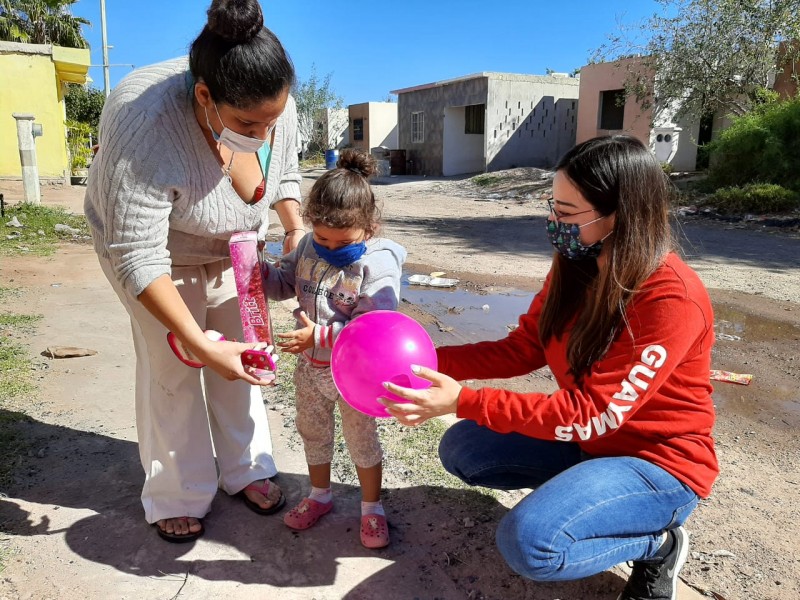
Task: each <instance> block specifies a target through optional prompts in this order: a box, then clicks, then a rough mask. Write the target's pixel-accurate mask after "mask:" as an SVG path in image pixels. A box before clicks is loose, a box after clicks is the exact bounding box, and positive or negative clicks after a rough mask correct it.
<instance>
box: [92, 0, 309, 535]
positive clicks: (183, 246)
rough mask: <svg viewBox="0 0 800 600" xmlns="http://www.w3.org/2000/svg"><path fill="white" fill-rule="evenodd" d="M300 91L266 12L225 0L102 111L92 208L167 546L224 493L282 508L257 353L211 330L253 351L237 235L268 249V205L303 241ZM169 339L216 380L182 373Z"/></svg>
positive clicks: (156, 519)
mask: <svg viewBox="0 0 800 600" xmlns="http://www.w3.org/2000/svg"><path fill="white" fill-rule="evenodd" d="M294 79H295V74H294V67H293V66H292V63H291V61H290V59H289V57H288V56H287V54H286V52H285V50H284V48H283V46H282V45H281V43H280V41H279V40H278V39H277V38H276V37H275V35H274V34H273V33H272V32H271V31H269V30H268V29H267V28H265V27H264V25H263V15H262V12H261V7H260V6H259V3H258V2H257V0H213V2H212V4H211V7H210V8H209V10H208V23H207V25H206V26H205V28H204V29H203V31H202V32H201V33H200V35H199V36H198V37H197V39H196V40H195V41H194V42H193V43H192V46H191V50H190V53H189V57H188V60H187V59H186V58H182V59H176V60H171V61H167V62H164V63H160V64H157V65H154V66H151V67H146V68H143V69H139V70H137V71H134V72H133V73H132V74H131V75H129V76H128V77H127V78H125V79H124V80H123V81H122V82H121V83H120V84H119V85H118V86H117V87H116V88H115V89H114V91H113V92H112V94H111V95H110V97H109V98H108V101H107V103H106V105H105V108H104V110H103V115H102V118H101V122H100V150H99V152H98V154H97V156H96V158H95V161H94V164H93V165H92V169H91V172H90V175H89V182H88V188H87V192H86V201H85V211H86V216H87V218H88V220H89V223H90V225H91V228H92V233H93V238H94V245H95V249H96V250H97V253H98V256H99V259H100V264H101V266H102V268H103V271H104V273H105V274H106V276H107V277H108V279H109V281H110V282H111V284H112V286H113V287H114V289H115V291H116V292H117V294H118V296H119V297H120V299H121V301H122V303H123V304H124V306H125V308H126V309H127V311H128V313H129V315H130V317H131V326H132V330H133V340H134V347H135V349H136V358H137V368H136V430H137V434H138V438H139V453H140V457H141V461H142V466H143V467H144V471H145V484H144V489H143V491H142V503H143V505H144V509H145V518H146V519H147V521H148V522H149V523H154V524H157V531H158V533H159V535H160V536H161V537H162V538H164V539H167V540H168V541H172V542H185V541H192V540H194V539H196V538H197V537H199V536H200V535H202V533H203V524H202V521H201V519H202V518H203V517H204V516H205V515H206V513H207V512H208V511H209V508H210V506H211V501H212V499H213V498H214V495H215V493H216V490H217V488H218V487H221V488H222V489H223V490H224V491H226V492H227V493H229V494H240V495H241V496H242V497H243V499H244V501H245V503H246V504H247V506H248V507H250V508H251V509H253V510H255V511H256V512H259V513H262V514H270V513H272V512H276V511H277V510H279V509H280V507H281V506H282V505H283V504H284V498H283V494H282V493H281V491H280V489H279V488H278V486H277V485H276V484H274V483H271V482H270V480H269V478H270V477H272V476H274V475H275V474H276V473H277V469H276V466H275V463H274V460H273V458H272V442H271V438H270V433H269V427H268V423H267V417H266V412H265V409H264V404H263V401H262V398H261V392H260V388H258V387H256V386H257V385H258V384H260V383H263V382H262V381H261V380H259V379H257V378H256V377H254V376H253V375H252V374H251V373H249V372H248V371H246V370H245V369H244V368H243V366H242V363H241V360H240V355H241V353H242V352H243V351H244V350H246V349H248V348H250V347H252V346H253V344H241V343H235V342H211V341H210V340H209V339H207V338H206V336H205V335H204V330H207V329H213V330H217V331H220V332H222V333H223V334H224V335H225V337H226V338H227V339H229V340H232V339H243V338H242V325H241V322H240V318H239V310H238V302H237V297H236V288H235V284H234V276H233V272H232V270H231V263H230V258H229V250H228V240H229V239H230V236H231V234H232V233H234V232H237V231H252V230H256V231H258V232H259V236H260V238H261V239H263V237H264V235H265V234H266V231H267V227H268V225H269V221H268V218H269V217H268V214H269V212H268V211H269V209H270V208H273V209H274V210H275V211H276V212H277V214H278V216H279V218H280V220H281V224H282V225H283V228H284V230H285V231H286V236H285V238H284V251H285V252H288V251H289V250H292V249H293V248H294V247H295V246H297V243H298V242H299V241H300V239H301V237H302V235H303V233H304V232H303V223H302V219H301V218H300V216H299V212H298V208H299V201H300V175H299V172H298V167H297V152H296V135H297V113H296V108H295V104H294V100H293V99H292V98H291V96H290V95H289V90H290V89H291V86H292V84H293V83H294ZM168 331H172V332H173V333H174V334H175V335H176V337H177V338H178V340H180V342H181V343H182V344H183V345H184V346H185V347H186V349H188V350H189V351H190V352H191V353H192V354H193V355H194V356H195V357H197V359H198V361H199V362H201V363H204V364H205V365H207V368H205V369H200V370H196V369H192V368H190V367H188V366H185V365H183V364H182V363H181V362H180V361H179V360H178V359H177V358H176V357H175V355H174V354H173V353H172V351H171V350H170V347H169V345H168V344H167V342H166V334H167V332H168ZM215 456H216V464H215V460H214V458H215ZM217 467H218V469H219V475H217Z"/></svg>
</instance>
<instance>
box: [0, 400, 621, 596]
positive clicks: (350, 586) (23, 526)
mask: <svg viewBox="0 0 800 600" xmlns="http://www.w3.org/2000/svg"><path fill="white" fill-rule="evenodd" d="M5 412H6V411H0V413H5ZM0 416H5V415H0ZM11 426H13V427H14V428H16V430H17V432H18V434H19V436H20V438H21V439H23V440H24V442H25V447H26V448H28V449H30V450H31V451H30V452H28V451H27V450H26V451H25V452H24V453H22V455H20V456H18V458H17V460H16V461H15V467H14V472H13V474H12V476H13V477H14V483H13V484H12V485H11V488H10V489H9V490H8V495H9V497H8V498H6V499H4V501H3V502H2V505H0V530H2V531H3V532H5V533H7V534H10V535H13V536H52V535H63V536H65V540H66V543H67V545H68V547H69V548H70V550H72V552H74V553H75V554H77V555H78V557H80V558H81V559H83V560H86V561H91V562H94V563H99V564H102V565H106V566H108V567H112V568H113V569H116V570H118V571H120V572H123V573H126V574H128V575H132V576H137V577H142V578H163V577H165V576H173V577H179V578H183V577H189V576H191V577H194V578H200V579H203V580H207V581H228V582H236V583H240V584H267V585H271V586H275V587H287V588H304V587H318V586H331V589H332V590H333V591H334V592H337V591H340V595H337V597H341V598H347V599H348V600H357V599H361V598H364V599H367V598H370V599H371V598H376V597H381V598H387V599H394V598H398V599H399V598H434V597H439V598H451V597H469V598H476V599H477V598H487V599H488V598H503V597H505V598H508V597H511V598H530V599H532V600H534V599H539V598H541V599H544V598H555V597H560V598H584V599H589V598H612V597H614V594H615V592H618V590H619V589H620V588H621V587H622V585H623V583H622V581H621V580H620V578H619V577H618V576H617V575H615V574H613V573H603V574H600V575H598V576H596V577H593V578H591V579H588V580H584V581H582V582H572V583H566V584H558V585H556V584H546V585H537V584H534V583H533V582H530V581H526V580H524V579H522V578H520V577H518V576H516V575H515V574H513V573H512V572H511V571H510V570H508V568H507V567H506V566H505V565H504V563H503V562H502V560H501V558H500V556H499V554H498V553H497V551H496V549H495V546H494V529H495V525H496V523H497V521H498V520H499V519H500V518H501V517H502V515H503V514H504V513H505V512H506V510H507V509H506V508H505V507H504V506H502V505H501V504H499V503H498V502H497V501H496V500H494V499H493V498H490V497H488V496H486V495H483V494H479V493H477V492H475V491H469V490H466V491H465V490H456V489H448V488H443V487H434V486H413V487H406V488H393V489H390V490H387V492H386V496H387V497H386V506H387V509H388V517H389V520H390V523H391V536H392V545H391V546H390V547H389V548H387V549H384V550H380V551H370V550H367V549H365V548H363V547H362V546H361V545H360V543H359V541H358V522H359V521H358V512H357V511H358V500H359V491H358V489H357V488H355V487H353V486H350V485H335V486H334V493H335V497H336V502H337V504H336V509H335V510H334V512H333V513H331V514H330V515H329V516H326V518H325V519H324V520H323V521H321V522H320V523H319V524H318V525H317V526H315V527H314V528H313V529H311V530H309V531H306V532H302V533H296V532H292V531H290V530H289V529H288V528H286V527H285V526H284V525H283V523H282V520H281V518H280V516H271V517H262V516H259V515H256V514H255V513H252V512H250V511H248V510H247V509H246V508H245V507H244V505H243V504H242V503H241V501H240V500H238V499H237V498H232V497H229V496H227V495H225V494H223V493H220V494H218V496H217V498H216V499H215V501H214V504H213V507H212V511H211V513H210V514H209V515H208V517H207V518H206V519H205V526H206V534H205V536H204V537H203V538H202V540H201V541H200V542H197V543H189V544H168V543H166V542H163V541H161V540H160V539H159V538H158V537H157V535H156V532H155V531H154V528H153V527H150V526H147V525H146V524H145V522H144V520H143V518H142V509H141V505H140V501H139V493H140V488H141V484H142V474H141V468H140V465H139V459H138V453H137V449H136V444H135V443H133V442H130V441H125V440H119V439H115V438H112V437H108V436H105V435H100V434H95V433H89V432H84V431H78V430H75V429H70V428H67V427H62V426H58V425H52V424H47V423H43V422H40V421H35V420H21V421H12V425H11ZM4 454H5V452H4ZM6 455H8V454H6ZM39 455H41V456H42V457H41V458H39ZM278 481H279V482H280V484H281V486H282V488H283V489H284V492H285V493H286V494H287V496H288V504H289V505H292V504H293V503H294V502H297V501H298V500H299V499H300V497H301V495H302V493H303V491H304V490H305V489H306V486H307V478H306V476H305V475H304V474H303V475H300V474H286V473H284V474H281V475H280V476H279V479H278ZM63 509H77V510H78V511H79V514H78V515H75V514H74V513H70V514H65V512H61V513H59V512H58V511H60V510H61V511H63ZM83 511H90V512H91V513H95V514H89V515H88V516H83V517H82V516H81V515H80V512H83ZM66 512H67V513H69V512H70V511H69V510H67V511H66ZM71 516H72V517H73V518H72V519H71V518H70V517H71ZM359 558H367V559H370V560H371V561H373V562H372V563H371V564H373V565H374V562H375V561H374V559H375V558H380V559H383V560H384V561H386V563H385V566H384V567H383V568H381V569H380V570H378V571H377V572H375V573H374V574H372V575H365V577H362V578H357V579H356V580H354V581H350V582H349V583H348V582H344V583H345V584H346V585H345V586H343V582H342V581H341V577H339V579H337V576H339V575H340V573H339V570H340V566H341V565H342V564H345V563H347V561H349V560H352V559H355V560H358V559H359ZM76 562H79V561H76ZM498 570H501V571H504V572H505V575H506V576H503V577H500V578H498V577H497V574H498ZM358 572H360V571H358ZM489 574H491V575H492V577H488V575H489ZM351 579H352V577H351ZM497 581H502V582H503V583H502V584H501V585H500V586H499V587H498V586H497V584H496V582H497ZM490 582H494V583H490ZM378 591H380V593H378ZM376 594H377V595H376Z"/></svg>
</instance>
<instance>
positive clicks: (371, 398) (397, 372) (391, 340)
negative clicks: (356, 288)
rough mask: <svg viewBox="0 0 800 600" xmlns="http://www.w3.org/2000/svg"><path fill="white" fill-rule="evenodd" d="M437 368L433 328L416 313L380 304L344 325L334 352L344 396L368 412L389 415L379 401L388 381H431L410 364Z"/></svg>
mask: <svg viewBox="0 0 800 600" xmlns="http://www.w3.org/2000/svg"><path fill="white" fill-rule="evenodd" d="M412 364H414V365H421V366H423V367H429V368H431V369H434V370H435V369H436V368H437V365H438V362H437V360H436V349H435V348H434V346H433V342H432V341H431V338H430V336H429V335H428V332H427V331H425V329H424V328H423V327H422V325H420V324H419V323H417V322H416V321H415V320H414V319H412V318H411V317H407V316H406V315H404V314H402V313H399V312H395V311H392V310H375V311H372V312H368V313H365V314H363V315H359V316H358V317H356V318H355V319H353V320H352V321H350V322H349V323H348V324H347V325H345V327H344V329H342V331H341V333H340V334H339V336H338V337H337V338H336V343H335V344H334V345H333V352H332V354H331V373H332V374H333V382H334V383H335V384H336V389H338V390H339V393H340V394H341V395H342V398H344V399H345V401H346V402H347V403H348V404H349V405H350V406H352V407H353V408H355V409H356V410H359V411H361V412H362V413H365V414H367V415H371V416H373V417H388V416H390V415H389V414H388V413H387V412H386V407H385V406H384V405H383V404H381V403H380V402H378V398H379V397H381V396H384V397H386V398H390V399H392V400H396V401H398V402H406V400H404V399H402V398H400V397H399V396H395V395H394V394H390V393H389V392H388V391H387V390H386V388H385V387H383V382H384V381H390V382H392V383H396V384H397V385H400V386H403V387H408V388H414V389H424V388H427V387H429V386H430V382H429V381H426V380H424V379H420V378H419V377H417V376H416V375H414V374H413V373H412V372H411V365H412Z"/></svg>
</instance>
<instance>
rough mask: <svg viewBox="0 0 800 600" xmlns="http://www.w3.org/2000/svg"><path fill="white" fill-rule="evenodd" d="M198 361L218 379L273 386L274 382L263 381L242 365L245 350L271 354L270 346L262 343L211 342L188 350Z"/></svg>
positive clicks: (249, 368) (250, 369)
mask: <svg viewBox="0 0 800 600" xmlns="http://www.w3.org/2000/svg"><path fill="white" fill-rule="evenodd" d="M190 350H191V352H192V354H194V355H195V356H196V357H197V358H198V360H199V361H200V362H202V363H204V364H205V366H206V367H208V368H209V369H212V370H213V371H214V372H215V373H217V374H218V375H219V376H220V377H222V378H224V379H227V380H228V381H235V380H236V379H241V380H242V381H246V382H247V383H250V384H252V385H273V384H274V380H273V379H270V380H264V379H261V378H260V377H258V376H256V375H255V374H254V370H253V369H252V368H251V367H245V366H244V365H242V353H243V352H244V351H245V350H266V351H267V352H269V353H270V354H272V350H273V348H272V346H269V345H267V344H265V343H264V342H258V343H250V344H243V343H240V342H229V341H218V342H215V341H211V340H206V343H204V344H202V345H201V346H200V347H197V348H190Z"/></svg>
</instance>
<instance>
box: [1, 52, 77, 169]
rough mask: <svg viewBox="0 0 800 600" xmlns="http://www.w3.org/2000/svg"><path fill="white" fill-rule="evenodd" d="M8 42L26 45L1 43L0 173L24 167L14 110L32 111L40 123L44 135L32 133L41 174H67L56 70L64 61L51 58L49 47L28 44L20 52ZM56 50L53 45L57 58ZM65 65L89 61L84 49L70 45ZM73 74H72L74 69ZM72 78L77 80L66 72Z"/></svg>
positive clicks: (61, 67) (60, 96)
mask: <svg viewBox="0 0 800 600" xmlns="http://www.w3.org/2000/svg"><path fill="white" fill-rule="evenodd" d="M11 46H26V44H10V43H4V44H3V47H2V48H0V177H21V176H22V167H21V165H20V159H19V149H18V144H17V124H16V119H14V117H12V116H11V115H12V113H30V114H33V115H34V116H35V117H36V120H35V123H41V124H42V127H43V129H44V135H43V136H42V137H37V138H36V156H37V163H38V166H39V176H40V177H42V178H52V177H64V176H65V175H68V174H69V161H68V158H67V142H66V129H65V125H64V121H65V119H66V116H65V109H64V97H63V93H62V91H63V90H62V85H63V84H62V82H61V77H60V76H59V69H60V70H64V64H63V63H61V62H59V63H58V64H56V63H55V62H54V61H53V48H51V47H49V46H35V47H31V48H30V51H33V50H34V49H37V50H38V49H41V50H38V51H37V52H36V53H33V52H30V51H28V50H27V49H22V50H21V51H19V52H11V51H8V49H9V47H11ZM58 50H60V49H56V51H57V52H56V54H57V58H61V57H60V56H58ZM71 52H72V53H75V52H78V53H79V54H75V56H73V55H72V54H70V55H69V57H68V58H69V66H70V67H71V68H72V69H75V70H77V71H80V70H81V67H82V66H83V64H82V63H84V62H85V66H83V73H84V81H85V73H86V70H88V66H89V51H88V50H78V51H75V50H72V51H71ZM73 75H74V74H73ZM68 78H70V79H78V78H76V77H74V76H68Z"/></svg>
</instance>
